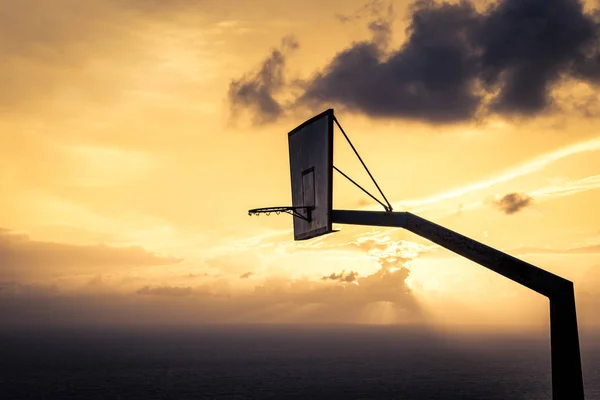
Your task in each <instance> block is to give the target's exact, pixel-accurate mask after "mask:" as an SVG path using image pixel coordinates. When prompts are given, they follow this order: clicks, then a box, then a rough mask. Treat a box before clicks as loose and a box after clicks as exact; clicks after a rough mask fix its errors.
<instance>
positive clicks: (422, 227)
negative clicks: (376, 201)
mask: <svg viewBox="0 0 600 400" xmlns="http://www.w3.org/2000/svg"><path fill="white" fill-rule="evenodd" d="M332 222H333V223H334V224H349V225H372V226H388V227H395V228H404V229H407V230H409V231H411V232H413V233H416V234H417V235H419V236H421V237H424V238H426V239H429V240H431V241H432V242H434V243H437V244H439V245H440V246H442V247H444V248H446V249H448V250H450V251H453V252H454V253H457V254H459V255H461V256H463V257H466V258H468V259H469V260H472V261H475V262H476V263H478V264H480V265H482V266H484V267H486V268H489V269H491V270H492V271H494V272H496V273H498V274H500V275H502V276H504V277H506V278H509V279H511V280H512V281H515V282H517V283H520V284H521V285H523V286H525V287H528V288H529V289H531V290H534V291H536V292H538V293H540V294H542V295H544V296H546V297H548V299H549V300H550V346H551V352H552V398H553V399H554V400H584V398H585V395H584V390H583V374H582V369H581V354H580V349H579V333H578V329H577V310H576V307H575V293H574V290H573V283H572V282H571V281H568V280H566V279H564V278H561V277H560V276H558V275H554V274H552V273H550V272H548V271H545V270H543V269H541V268H538V267H536V266H534V265H531V264H529V263H526V262H525V261H522V260H519V259H517V258H515V257H512V256H510V255H508V254H506V253H503V252H501V251H499V250H496V249H494V248H492V247H489V246H486V245H484V244H483V243H480V242H477V241H476V240H473V239H470V238H468V237H466V236H464V235H461V234H459V233H456V232H454V231H452V230H450V229H447V228H444V227H443V226H441V225H437V224H435V223H433V222H430V221H428V220H426V219H424V218H421V217H418V216H416V215H414V214H411V213H408V212H378V211H345V210H333V211H332Z"/></svg>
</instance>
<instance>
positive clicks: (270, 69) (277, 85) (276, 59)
mask: <svg viewBox="0 0 600 400" xmlns="http://www.w3.org/2000/svg"><path fill="white" fill-rule="evenodd" d="M297 47H298V42H297V41H296V39H294V38H293V37H286V38H284V39H283V41H282V43H281V46H280V47H279V48H278V49H273V50H272V51H271V54H270V55H269V56H268V57H267V58H266V59H265V60H264V61H263V63H262V65H261V66H260V67H259V68H258V69H257V70H256V71H253V72H251V73H248V74H246V75H244V76H243V77H242V78H240V79H237V80H233V81H232V82H231V84H230V85H229V101H230V104H231V107H232V109H233V111H234V115H235V114H236V113H237V110H239V109H244V108H247V109H250V110H251V111H253V112H254V113H255V115H256V116H257V119H256V122H257V123H264V122H272V121H274V120H276V119H277V118H278V117H279V116H280V115H281V113H282V112H283V108H282V106H281V105H280V104H279V103H278V102H277V100H275V97H274V96H275V94H276V93H277V92H279V91H280V90H281V89H282V88H283V87H284V86H285V83H286V82H285V76H284V71H285V63H286V55H287V53H288V52H289V51H291V50H294V49H296V48H297Z"/></svg>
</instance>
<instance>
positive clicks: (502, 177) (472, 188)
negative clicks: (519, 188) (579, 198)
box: [393, 137, 600, 212]
mask: <svg viewBox="0 0 600 400" xmlns="http://www.w3.org/2000/svg"><path fill="white" fill-rule="evenodd" d="M599 150H600V137H596V138H594V139H591V140H586V141H583V142H579V143H575V144H572V145H569V146H565V147H563V148H561V149H558V150H555V151H552V152H549V153H546V154H543V155H541V156H539V157H536V158H534V159H532V160H530V161H528V162H525V163H523V164H521V165H519V166H516V167H513V168H511V169H509V170H507V171H505V172H504V173H502V174H499V175H497V176H494V177H492V178H489V179H485V180H481V181H479V182H475V183H472V184H470V185H466V186H463V187H459V188H456V189H453V190H449V191H447V192H443V193H439V194H437V195H434V196H431V197H427V198H424V199H417V200H404V201H399V202H395V203H393V206H394V208H396V209H407V208H408V209H412V210H413V211H415V212H421V211H423V210H427V209H430V208H432V206H435V205H436V204H438V203H441V202H443V201H445V200H451V199H458V198H460V197H463V196H466V195H469V194H473V193H476V192H481V191H483V190H486V189H490V188H492V187H494V186H496V185H499V184H501V183H506V182H510V181H512V180H515V179H517V178H520V177H523V176H526V175H529V174H532V173H535V172H538V171H541V170H543V169H544V168H546V167H548V166H550V165H551V164H553V163H555V162H557V161H559V160H562V159H564V158H567V157H571V156H574V155H577V154H581V153H586V152H595V151H599ZM591 178H594V177H591ZM586 179H590V178H586ZM597 179H598V178H594V179H590V180H589V181H586V182H580V187H583V186H585V185H587V186H586V187H590V185H597V183H596V181H597ZM594 187H596V186H594ZM547 193H549V192H547ZM531 195H532V196H534V197H537V195H543V193H536V192H531ZM465 208H466V207H463V210H464V209H465Z"/></svg>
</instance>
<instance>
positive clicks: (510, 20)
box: [475, 0, 598, 115]
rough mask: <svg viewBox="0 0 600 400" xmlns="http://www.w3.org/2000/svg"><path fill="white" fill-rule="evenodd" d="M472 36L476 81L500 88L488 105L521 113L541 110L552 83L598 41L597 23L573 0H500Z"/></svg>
mask: <svg viewBox="0 0 600 400" xmlns="http://www.w3.org/2000/svg"><path fill="white" fill-rule="evenodd" d="M478 33H479V35H478V38H479V40H477V39H476V40H475V42H476V43H477V44H478V45H479V47H480V48H481V49H482V55H481V73H482V78H483V80H484V82H485V83H486V84H492V85H493V86H499V87H500V93H499V95H498V96H497V97H496V98H495V99H494V100H493V102H492V107H493V108H494V109H496V110H497V111H500V112H508V113H519V114H526V115H528V114H535V113H538V112H540V111H542V110H544V109H545V108H546V107H547V106H548V105H549V103H550V102H551V98H550V94H549V90H550V88H551V87H552V84H553V83H554V82H556V81H557V80H558V79H559V78H560V77H561V76H562V75H563V74H570V73H571V71H570V68H572V67H573V65H574V63H577V62H578V61H579V60H580V58H581V57H582V55H583V54H584V52H585V51H586V48H587V47H588V46H590V45H593V44H594V42H595V43H596V44H597V43H598V42H597V40H598V37H597V34H598V25H597V23H596V22H595V21H594V19H593V16H592V15H587V14H585V13H584V12H583V7H582V4H581V2H580V1H574V0H504V1H501V2H499V3H498V4H497V5H495V6H494V7H492V8H491V10H490V11H489V12H488V13H487V14H486V15H485V17H484V19H483V22H482V25H481V28H480V29H479V30H478Z"/></svg>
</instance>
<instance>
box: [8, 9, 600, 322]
mask: <svg viewBox="0 0 600 400" xmlns="http://www.w3.org/2000/svg"><path fill="white" fill-rule="evenodd" d="M475 3H476V6H477V7H483V6H485V4H486V2H481V1H480V2H475ZM534 3H535V2H534ZM551 3H560V1H559V0H553V1H552V2H551ZM364 4H365V2H364V1H354V0H352V1H343V2H342V1H330V2H323V1H313V0H306V1H303V2H284V1H275V0H256V1H252V2H249V1H248V2H243V1H233V0H219V1H216V0H205V1H193V0H174V1H168V2H167V1H159V0H109V1H106V0H102V1H100V0H89V1H85V2H82V1H78V0H54V1H46V0H22V1H18V2H15V1H9V0H0V6H1V9H2V11H1V12H0V49H2V51H3V62H2V63H0V73H1V74H2V77H3V79H2V82H3V84H2V90H0V205H1V207H0V228H2V229H1V230H0V303H1V304H2V305H1V306H0V307H1V308H2V310H3V313H4V314H5V316H6V321H13V322H14V323H72V322H81V323H126V322H127V323H156V322H158V323H187V324H198V323H204V322H362V323H424V324H430V325H433V326H439V327H442V326H458V327H462V326H472V325H495V324H500V325H502V326H518V327H520V329H524V327H530V326H534V327H535V326H545V325H544V324H547V320H548V316H547V300H546V299H544V298H541V297H540V296H538V295H537V294H535V293H532V292H529V291H528V290H527V289H525V288H521V287H519V286H518V285H516V284H513V283H512V282H508V281H506V280H505V279H504V278H502V277H499V276H496V275H495V274H494V273H492V272H490V271H488V270H486V269H484V268H482V267H480V266H478V265H475V264H473V263H471V262H469V261H466V260H462V259H460V258H458V257H455V256H453V255H452V254H451V253H449V252H447V251H445V250H441V249H438V248H437V247H435V246H432V244H431V243H428V242H427V241H425V240H422V239H419V238H418V237H416V236H415V235H413V234H410V233H407V232H402V231H399V230H388V229H375V228H373V229H369V228H365V227H362V228H358V227H349V226H343V227H340V229H341V232H339V233H335V234H332V235H328V236H326V237H322V238H318V239H315V240H312V241H309V242H293V240H292V220H291V218H290V217H288V216H277V217H275V216H271V217H269V218H262V217H261V218H259V219H255V218H249V217H248V216H247V214H246V210H248V209H250V208H255V207H261V206H269V205H285V204H290V203H291V198H290V197H291V196H290V186H289V185H290V183H289V170H288V154H287V132H288V131H289V130H291V129H292V128H294V127H295V126H297V125H299V124H300V123H301V122H302V121H304V120H306V119H308V118H309V117H311V116H312V115H313V114H316V113H317V112H320V111H322V110H324V109H326V108H329V107H333V108H335V109H336V115H337V117H338V119H339V120H340V122H341V123H342V124H343V126H344V128H345V130H346V131H347V133H348V134H349V135H350V137H351V138H352V140H353V143H354V144H355V146H356V147H357V148H358V149H359V151H360V153H361V155H362V156H363V158H364V159H365V161H366V163H367V165H368V166H369V168H370V170H371V171H372V172H373V174H374V175H375V177H376V178H377V179H378V183H379V184H380V185H381V187H382V188H383V190H384V192H385V193H386V195H387V197H388V198H389V199H390V201H391V202H392V203H393V204H394V206H395V207H394V208H395V210H398V211H402V210H407V211H411V212H413V213H416V214H418V215H420V216H423V217H425V218H429V219H431V220H433V221H434V222H437V223H440V224H443V225H445V226H448V227H449V228H451V229H454V230H456V231H459V232H461V233H463V234H465V235H467V236H470V237H473V238H474V239H476V240H480V241H482V242H484V243H486V244H489V245H492V246H494V247H497V248H500V249H503V250H504V251H507V252H509V253H510V254H513V255H516V256H517V257H520V258H523V259H525V260H527V261H529V262H531V263H533V264H535V265H538V266H540V267H542V268H545V269H547V270H550V271H552V272H554V273H557V274H559V275H561V276H564V277H565V278H567V279H571V280H573V281H574V283H575V288H576V293H577V301H578V307H579V308H578V312H579V320H580V324H581V326H582V329H585V328H588V327H590V328H591V327H594V326H595V325H598V324H600V317H598V313H597V312H595V309H597V307H598V306H600V261H599V257H598V256H599V255H600V225H599V224H598V221H600V208H599V207H598V204H600V190H599V188H600V136H599V133H598V127H600V121H599V120H598V117H597V115H600V114H598V113H597V112H596V111H597V110H599V109H600V108H598V94H599V93H600V92H599V90H600V89H599V87H598V86H596V83H597V79H596V78H597V75H594V73H595V72H594V70H592V72H589V69H588V70H585V69H583V67H582V68H581V71H580V72H579V75H578V73H570V72H569V73H567V72H565V71H566V69H563V67H562V65H563V64H564V63H567V61H569V60H570V59H569V60H567V61H565V59H566V58H565V57H571V56H572V55H571V54H567V55H565V54H562V55H561V57H563V58H560V62H562V63H563V64H560V65H561V67H560V68H559V67H557V68H556V69H554V70H549V72H548V71H547V70H546V69H544V68H545V67H544V66H543V65H542V66H541V67H540V66H539V65H534V67H540V68H542V67H543V68H542V69H543V71H544V74H548V76H550V78H548V82H549V83H547V82H546V84H545V85H546V86H547V87H548V93H547V94H548V96H549V97H548V98H550V99H551V102H549V103H548V104H547V105H546V104H544V107H543V110H541V109H540V110H537V109H536V110H535V111H536V112H533V111H531V109H528V110H529V111H527V113H522V114H519V113H514V112H511V113H509V112H505V111H504V110H505V108H497V109H494V108H493V104H494V99H501V98H502V93H503V92H502V90H503V86H502V85H503V83H502V82H504V81H499V82H501V83H497V82H496V83H495V85H496V86H494V87H493V88H492V89H490V90H487V91H485V90H484V89H481V90H483V91H484V92H477V93H485V95H482V96H483V97H485V100H482V101H483V102H482V103H481V104H486V105H490V106H489V110H492V111H493V110H500V111H497V112H492V111H490V112H485V111H483V112H481V108H478V110H480V111H478V112H477V113H476V114H474V115H467V116H464V115H463V116H462V117H461V118H458V119H456V120H453V121H440V120H439V119H438V120H428V116H429V115H433V114H431V113H430V114H426V116H425V117H419V118H417V117H414V118H413V117H412V116H411V115H410V113H409V112H406V111H402V110H401V111H398V108H394V107H395V106H397V104H398V103H397V101H398V100H396V103H394V102H392V104H391V107H392V109H391V110H392V111H390V112H388V113H387V114H385V115H376V114H377V110H379V108H378V109H377V110H376V111H373V110H370V109H369V107H370V105H369V104H371V103H364V102H363V99H364V98H365V97H364V96H363V97H361V98H354V97H352V96H355V93H359V94H360V93H369V96H371V95H372V94H371V92H370V91H369V90H370V89H364V90H365V91H364V92H360V90H363V89H360V88H359V89H356V90H357V92H352V93H350V92H348V93H350V94H347V97H335V96H334V97H331V96H333V95H332V94H331V93H325V90H326V89H327V85H329V84H331V85H333V83H332V82H333V81H332V79H333V78H331V77H332V76H333V75H334V72H335V71H334V70H335V68H336V67H335V62H334V61H335V57H336V55H337V54H339V53H340V52H342V51H345V50H347V49H350V48H354V47H355V46H357V44H360V43H371V44H373V46H374V47H376V46H380V47H381V48H380V51H381V52H382V54H384V55H386V54H387V55H386V57H390V59H391V56H390V54H392V53H393V52H396V51H398V52H401V51H404V50H399V49H408V50H406V51H405V52H404V53H402V54H404V55H403V57H405V59H404V61H402V60H401V61H398V63H401V62H404V63H405V64H402V65H404V66H403V67H402V68H404V70H406V71H413V69H411V68H412V67H410V68H409V67H408V66H406V65H412V64H410V63H409V64H407V63H408V62H407V61H406V59H410V57H416V58H415V59H417V58H418V57H417V56H415V55H414V54H413V53H411V51H414V52H417V51H420V50H419V49H421V50H422V48H421V47H418V46H419V43H421V42H419V41H418V40H417V39H415V40H414V41H412V42H410V37H411V36H410V35H411V33H410V32H411V31H407V30H406V28H407V27H408V26H409V25H410V18H411V16H412V15H413V13H414V12H415V11H414V7H412V6H411V5H410V3H409V2H405V1H404V2H403V1H395V2H392V3H391V4H393V13H392V14H390V13H389V9H388V8H387V5H388V3H385V4H383V3H382V2H372V3H368V4H370V6H367V7H365V6H364ZM377 4H380V5H381V4H383V6H381V7H379V8H377V7H374V6H373V5H377ZM589 7H591V6H589V5H586V8H585V10H586V11H585V12H588V9H589ZM478 9H479V8H478ZM565 18H567V17H565ZM388 28H389V30H388ZM448 40H450V39H448ZM408 42H410V43H413V44H414V43H416V44H414V46H413V47H414V48H413V47H410V46H405V44H406V43H408ZM296 44H297V46H296ZM403 46H404V47H403ZM489 46H490V48H492V47H493V46H492V45H489ZM415 49H417V50H415ZM409 50H410V51H409ZM378 51H379V50H378ZM274 52H275V53H274ZM273 54H277V55H278V56H280V57H281V58H282V59H283V60H285V65H284V66H283V67H282V68H283V69H281V70H279V69H277V68H279V67H278V66H275V67H272V69H269V70H268V72H269V74H271V75H277V74H278V73H279V72H281V73H282V74H284V76H283V77H282V78H281V79H282V82H280V83H277V82H275V84H273V85H272V86H273V96H275V98H276V101H277V104H279V105H282V112H281V113H280V114H278V115H277V117H276V118H272V119H270V120H265V119H264V115H262V116H261V115H259V114H260V113H257V112H256V111H257V110H256V107H255V104H254V103H252V104H247V103H243V104H241V105H240V104H239V103H238V104H232V103H235V102H234V101H233V97H232V90H233V89H232V88H235V83H236V82H242V83H244V82H246V83H248V82H253V81H256V80H257V79H259V78H261V76H260V71H261V68H263V69H264V66H265V65H268V64H266V63H267V62H268V61H269V60H272V59H273ZM411 54H412V55H411ZM490 57H491V56H490ZM573 58H575V57H574V56H573ZM598 59H599V60H600V57H599V58H598ZM548 60H549V61H548V63H552V62H554V61H553V60H554V59H553V58H548ZM332 61H333V63H332ZM350 61H351V60H350ZM557 62H558V61H557ZM382 63H385V61H382ZM344 65H352V63H351V62H350V64H344ZM390 65H391V63H390ZM490 65H491V64H490ZM565 65H566V64H565ZM598 65H600V62H599V63H598ZM492 66H494V65H492ZM378 68H379V67H378ZM382 68H383V67H382ZM386 68H387V67H386ZM427 68H428V66H427V65H425V66H424V67H423V66H420V67H419V68H417V67H414V71H416V72H414V74H415V75H418V74H424V72H422V71H426V70H427ZM490 68H491V67H490ZM497 68H508V67H497ZM515 68H516V67H515ZM564 68H566V67H564ZM573 68H575V67H573ZM599 68H600V67H599ZM381 70H385V69H381ZM381 70H379V69H377V70H376V71H381ZM599 70H600V69H599ZM332 71H334V72H332ZM569 71H570V70H569ZM586 71H588V72H586ZM517 72H518V71H517ZM517 72H514V71H512V70H511V71H508V72H506V71H504V70H503V72H502V74H509V73H515V74H516V73H517ZM377 73H379V72H377ZM407 73H408V72H407ZM493 73H494V71H492V74H493ZM502 74H500V73H498V76H499V77H500V78H498V79H500V80H502V79H508V78H506V77H505V75H502ZM586 74H587V75H586ZM271 75H270V76H271ZM434 75H435V74H434ZM349 76H350V77H353V78H352V79H354V81H348V82H346V83H347V84H348V85H349V86H352V85H356V86H357V87H359V86H360V85H362V83H361V82H362V79H363V77H362V76H358V77H356V76H354V75H352V74H350V75H349ZM382 76H385V74H383V73H382ZM405 76H406V75H405ZM544 76H546V75H544ZM319 77H320V78H319ZM435 77H437V75H435V76H434V78H435ZM271 78H273V77H272V76H271ZM329 78H331V79H330V80H327V79H329ZM418 78H419V79H425V78H423V76H421V75H418ZM429 78H430V77H429ZM429 78H427V79H429ZM261 79H262V78H261ZM273 79H274V78H273ZM364 79H365V82H367V83H369V82H370V81H368V80H366V79H367V78H364ZM399 79H400V78H399ZM402 79H405V78H402ZM406 79H408V78H406ZM415 79H416V78H415ZM477 79H479V78H477ZM260 82H262V83H261V84H262V85H263V86H261V87H262V89H265V85H266V84H265V82H264V80H263V81H260ZM260 82H259V83H260ZM386 82H387V81H386ZM519 82H520V81H518V80H517V83H519ZM311 84H312V85H313V92H311V91H310V90H309V89H306V88H307V87H309V88H310V87H311V86H310V85H311ZM409 84H410V85H409ZM520 84H521V85H528V84H529V82H527V81H524V82H521V83H520ZM411 85H413V86H411ZM504 85H505V86H506V85H508V84H504ZM532 85H533V84H532ZM266 86H268V85H266ZM332 87H333V86H332ZM369 87H370V86H369ZM403 87H404V86H403ZM406 87H407V88H408V89H407V93H411V96H412V95H413V94H414V92H412V90H416V91H418V90H421V89H419V86H418V85H417V86H415V84H414V82H409V83H407V86H406ZM544 87H545V86H544ZM415 88H416V89H415ZM267 89H269V87H267ZM458 89H461V88H458ZM458 89H457V90H458ZM302 90H305V91H306V92H305V94H307V93H308V94H311V93H312V94H311V96H312V97H311V101H314V100H315V99H319V98H320V99H324V101H322V102H321V103H319V104H316V105H315V103H314V102H313V103H310V104H309V105H308V106H298V107H295V106H294V104H295V103H294V101H295V100H294V99H298V98H301V96H300V97H298V93H299V92H302ZM348 90H350V89H348ZM515 90H517V89H515ZM498 91H500V92H499V93H500V94H498ZM315 93H316V94H315ZM452 93H453V94H452ZM461 93H462V92H458V91H457V92H451V95H449V96H450V97H443V96H442V97H440V98H441V99H442V100H443V101H442V102H441V103H435V101H438V100H437V97H436V98H434V97H435V96H431V97H428V99H430V100H431V101H434V104H437V105H435V107H433V106H431V107H430V106H429V105H428V106H427V107H425V106H423V107H421V108H419V110H421V111H422V110H426V111H428V112H431V110H434V111H435V113H438V111H439V110H440V109H441V108H440V107H442V108H443V107H446V105H447V104H457V107H458V103H459V101H458V100H457V101H456V102H454V99H455V98H457V97H456V96H462V94H461ZM263 94H264V93H263ZM375 94H376V95H377V96H375V97H377V99H381V98H383V96H385V95H387V92H386V91H385V90H383V91H380V92H376V93H375ZM509 95H510V93H509V94H507V96H509ZM307 96H308V95H307ZM319 96H320V97H319ZM327 96H329V97H327ZM340 96H341V95H340ZM356 96H358V95H356ZM361 96H362V95H361ZM494 96H496V97H494ZM507 98H508V97H507ZM253 99H254V98H252V99H251V100H253ZM328 99H330V101H327V100H328ZM411 99H414V98H412V97H411ZM448 99H450V101H448ZM490 99H491V100H490ZM534 100H535V99H534ZM344 101H346V103H344ZM377 101H379V100H377ZM532 101H533V100H532ZM361 102H362V103H361ZM507 102H508V100H507ZM413 103H414V104H410V102H409V104H407V105H406V110H409V111H410V110H412V109H413V108H411V107H413V106H414V107H417V106H419V105H418V104H417V103H418V102H413ZM365 104H366V105H365ZM415 104H417V105H415ZM428 104H429V103H428ZM503 104H504V103H503ZM507 104H508V103H507ZM510 104H513V103H510ZM528 104H529V103H528ZM384 106H385V104H383V103H382V107H383V108H385V107H384ZM503 106H505V104H504V105H503ZM419 107H420V106H419ZM486 107H487V106H486ZM383 108H381V109H383ZM403 110H404V109H403ZM259 111H260V110H259ZM530 111H531V112H530ZM537 111H539V112H537ZM419 112H420V111H419ZM423 112H425V111H423ZM407 113H408V114H407ZM423 115H425V114H423ZM435 115H438V114H435ZM261 118H262V119H261ZM436 118H437V117H436ZM267 119H268V118H267ZM339 139H340V137H336V146H337V147H336V153H335V164H336V165H337V166H339V167H340V168H341V169H342V170H344V172H347V173H349V174H350V175H351V176H352V177H354V178H356V179H357V180H358V181H359V182H361V183H364V184H365V185H366V186H369V182H368V177H367V176H366V174H365V173H364V172H363V171H361V169H360V165H359V163H358V161H357V160H355V159H354V158H353V155H352V153H351V152H350V151H349V149H348V148H346V147H345V146H344V143H343V141H341V140H339ZM338 178H339V177H336V179H335V181H334V205H335V207H336V208H343V209H378V208H377V207H376V206H377V205H375V206H373V205H371V203H369V202H368V200H369V199H368V198H366V197H365V196H364V195H363V194H362V193H361V192H360V191H358V190H357V189H356V188H355V187H353V186H351V185H350V184H348V183H347V182H345V181H343V180H342V179H338ZM371 187H372V186H369V188H371ZM511 194H512V196H510V195H511ZM507 195H508V197H505V196H507ZM511 207H512V208H511ZM490 309H493V310H494V312H493V313H492V312H490Z"/></svg>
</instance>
